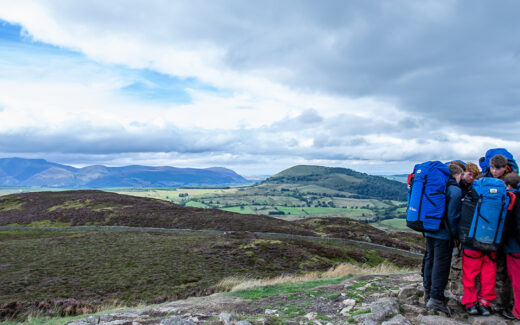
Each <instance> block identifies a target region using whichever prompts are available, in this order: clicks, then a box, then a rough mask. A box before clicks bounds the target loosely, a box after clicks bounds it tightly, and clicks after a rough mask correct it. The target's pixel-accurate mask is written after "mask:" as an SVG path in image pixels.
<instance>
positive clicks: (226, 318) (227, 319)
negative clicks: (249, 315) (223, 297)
mask: <svg viewBox="0 0 520 325" xmlns="http://www.w3.org/2000/svg"><path fill="white" fill-rule="evenodd" d="M218 318H219V319H220V320H221V321H223V322H224V324H231V323H233V322H234V321H235V316H233V315H231V314H230V313H220V315H218Z"/></svg>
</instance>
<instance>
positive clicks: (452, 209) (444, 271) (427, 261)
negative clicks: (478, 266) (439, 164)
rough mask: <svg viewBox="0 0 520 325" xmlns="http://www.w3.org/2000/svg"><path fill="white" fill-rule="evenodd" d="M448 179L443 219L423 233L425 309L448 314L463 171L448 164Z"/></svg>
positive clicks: (454, 165) (449, 312)
mask: <svg viewBox="0 0 520 325" xmlns="http://www.w3.org/2000/svg"><path fill="white" fill-rule="evenodd" d="M448 167H449V169H450V175H451V176H450V179H449V180H448V186H447V188H446V211H445V214H444V215H445V220H444V222H443V224H442V226H441V228H440V229H439V230H438V231H436V232H433V233H430V232H428V233H426V234H425V236H426V253H425V255H424V279H423V285H424V292H425V298H428V297H429V300H428V303H427V304H426V308H427V309H431V310H438V311H440V312H443V313H446V314H448V315H450V314H451V311H450V309H449V308H448V307H447V306H446V302H445V297H444V288H445V287H446V284H447V283H448V276H449V273H450V263H451V255H452V251H453V240H454V239H455V238H456V235H457V234H456V231H457V226H458V225H457V223H458V220H459V219H460V209H461V199H462V191H461V189H460V187H459V183H460V181H461V179H462V175H463V173H464V171H463V170H462V168H460V167H459V166H457V165H456V164H453V163H452V164H450V165H449V166H448Z"/></svg>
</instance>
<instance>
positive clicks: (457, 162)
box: [450, 160, 466, 172]
mask: <svg viewBox="0 0 520 325" xmlns="http://www.w3.org/2000/svg"><path fill="white" fill-rule="evenodd" d="M451 164H454V165H457V166H459V167H460V168H462V171H463V172H465V171H466V166H464V163H463V162H461V161H460V160H454V161H452V162H451V163H450V165H451Z"/></svg>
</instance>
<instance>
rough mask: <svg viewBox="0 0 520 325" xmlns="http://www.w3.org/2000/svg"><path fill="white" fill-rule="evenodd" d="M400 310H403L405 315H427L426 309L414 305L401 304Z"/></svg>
mask: <svg viewBox="0 0 520 325" xmlns="http://www.w3.org/2000/svg"><path fill="white" fill-rule="evenodd" d="M401 308H402V309H403V310H404V312H405V314H412V315H414V316H416V315H426V314H427V310H426V309H424V308H421V307H419V306H415V305H407V304H403V305H401Z"/></svg>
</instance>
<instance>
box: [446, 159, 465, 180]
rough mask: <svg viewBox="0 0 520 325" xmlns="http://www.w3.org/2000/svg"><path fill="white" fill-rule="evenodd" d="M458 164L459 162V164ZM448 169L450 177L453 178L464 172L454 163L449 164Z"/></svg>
mask: <svg viewBox="0 0 520 325" xmlns="http://www.w3.org/2000/svg"><path fill="white" fill-rule="evenodd" d="M459 163H460V162H459ZM448 168H449V169H450V174H451V176H453V177H455V175H459V174H462V173H463V172H464V169H462V168H461V167H460V166H459V164H456V163H454V162H452V163H450V164H449V165H448Z"/></svg>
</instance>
